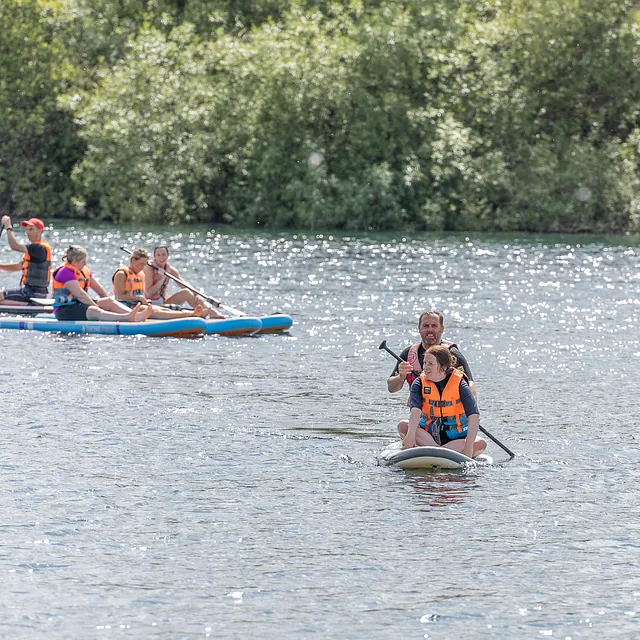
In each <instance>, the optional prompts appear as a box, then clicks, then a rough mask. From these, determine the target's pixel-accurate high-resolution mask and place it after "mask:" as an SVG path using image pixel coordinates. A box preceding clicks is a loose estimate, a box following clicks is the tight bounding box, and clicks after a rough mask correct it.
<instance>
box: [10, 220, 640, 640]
mask: <svg viewBox="0 0 640 640" xmlns="http://www.w3.org/2000/svg"><path fill="white" fill-rule="evenodd" d="M18 237H19V238H21V237H22V236H21V234H18ZM48 239H49V240H50V241H51V242H52V244H53V246H54V252H55V254H56V256H58V257H59V256H60V255H61V254H62V252H63V249H64V248H65V247H66V246H67V245H68V244H69V243H71V242H73V243H77V244H81V245H84V246H86V247H87V248H88V249H89V252H90V267H91V268H92V270H93V271H94V273H95V274H96V275H97V276H98V278H99V279H100V280H101V281H102V282H103V283H104V284H108V283H109V282H110V278H111V273H112V271H113V270H114V269H115V267H116V266H117V265H118V264H119V262H120V261H123V260H126V256H125V255H124V254H123V253H122V252H121V251H120V250H119V247H120V246H121V245H124V246H127V247H129V248H133V247H134V246H145V247H147V248H149V249H150V248H152V247H153V246H154V245H155V244H158V243H168V244H170V245H171V247H172V251H173V254H172V257H173V262H174V264H175V265H176V266H177V267H178V268H179V269H180V271H181V274H182V276H183V277H185V278H187V279H188V280H189V281H190V282H191V283H193V284H194V285H196V286H198V287H202V288H203V289H204V290H205V291H207V292H208V293H209V294H211V295H216V296H220V297H222V298H223V299H224V300H225V301H227V302H228V304H230V305H232V306H235V307H240V308H243V309H246V310H247V311H249V312H251V313H252V314H260V315H266V314H269V313H272V312H274V311H282V312H285V313H288V314H290V315H291V316H292V317H293V318H294V321H295V324H294V326H293V328H292V330H291V332H290V333H289V335H273V336H261V337H258V338H235V339H233V338H224V337H220V336H208V337H206V338H204V339H201V340H176V339H153V338H146V337H110V336H95V335H92V336H64V335H54V334H38V333H30V332H15V331H0V347H1V350H2V358H1V360H0V383H1V384H2V405H3V408H2V416H3V433H4V446H3V453H2V462H1V465H0V474H1V475H0V479H1V481H2V486H3V490H2V492H1V493H0V496H1V497H0V513H1V514H2V521H1V529H0V531H1V535H2V547H1V550H0V554H1V562H0V571H1V575H2V582H3V587H2V589H1V590H0V594H1V595H0V636H2V637H6V638H39V637H42V638H45V637H46V638H127V637H129V638H151V639H173V638H206V637H211V638H233V639H236V638H237V639H246V638H268V639H271V638H278V639H283V638H284V639H296V640H297V639H300V638H341V639H342V638H344V639H367V640H370V639H377V638H380V639H387V638H433V639H439V640H451V639H452V638H465V639H476V638H505V639H513V638H518V639H520V638H541V637H552V638H562V639H568V638H571V639H579V638H640V624H639V622H640V560H639V558H640V519H639V517H638V507H639V505H640V441H639V436H638V414H639V413H640V397H639V395H640V394H638V386H637V385H638V383H637V380H638V378H639V377H640V329H639V326H640V324H639V321H640V248H639V246H638V242H637V241H635V240H625V239H609V240H607V239H595V238H591V239H589V238H576V237H573V238H572V237H549V238H538V237H526V236H525V237H513V236H509V237H506V236H505V237H489V236H479V235H474V236H470V237H468V238H466V237H465V236H461V235H456V236H420V237H417V236H416V237H406V238H403V237H400V236H395V237H394V236H390V235H389V236H353V235H351V236H345V235H339V234H336V235H329V234H319V235H315V234H313V233H310V234H306V235H305V234H299V235H278V234H268V233H254V232H247V233H244V232H236V231H229V230H217V231H209V232H207V230H204V229H201V228H198V229H193V230H189V229H175V230H166V231H156V232H154V231H153V230H145V231H142V232H134V231H130V230H126V229H125V230H122V229H118V228H116V227H107V226H99V227H94V228H91V227H87V226H82V227H76V228H74V227H71V226H65V225H63V224H56V225H55V231H54V232H49V234H48ZM1 245H2V248H1V249H0V254H1V255H0V260H2V262H9V261H15V260H16V259H19V254H17V253H12V252H10V251H9V250H8V249H7V248H6V244H5V240H4V238H2V241H1ZM17 279H18V274H10V273H4V272H2V273H0V286H1V287H13V286H15V285H16V282H17ZM426 308H436V309H439V310H442V311H443V312H444V313H445V323H446V329H445V334H444V337H446V338H448V339H451V340H455V341H456V342H457V343H458V344H459V345H460V348H461V349H462V351H463V353H464V354H465V355H466V356H467V359H468V360H469V363H470V365H471V369H472V372H473V374H474V378H475V379H476V382H477V385H478V391H479V400H480V409H481V413H482V424H483V425H484V427H485V428H486V429H488V430H489V431H490V432H491V433H492V434H493V435H494V436H496V437H497V438H498V439H499V440H501V441H502V442H504V443H505V444H507V446H509V447H510V448H511V449H512V450H514V451H515V452H516V454H517V457H516V458H515V459H514V460H512V461H509V460H508V457H507V456H506V454H504V453H503V452H502V451H501V450H500V449H499V448H498V447H496V446H495V445H494V444H490V445H489V453H490V454H491V455H492V456H493V458H494V462H495V464H494V465H493V466H491V467H487V468H482V469H479V470H472V471H468V472H466V473H445V472H440V473H414V472H404V471H400V470H397V469H389V468H385V467H380V466H377V464H376V456H377V455H378V453H379V452H380V451H381V450H382V449H383V448H384V446H386V444H388V443H389V442H390V441H391V440H392V439H393V438H394V429H395V424H396V423H397V421H398V420H399V419H401V418H403V417H405V415H406V411H407V409H406V405H405V401H406V394H405V393H404V392H402V393H398V394H393V395H391V394H388V393H387V390H386V378H387V376H388V375H389V374H390V372H391V370H392V368H393V365H394V361H393V360H392V358H391V357H390V356H389V355H388V354H385V353H384V352H383V351H380V350H379V349H378V345H379V344H380V342H381V340H383V339H386V340H387V342H388V345H389V347H390V348H391V349H393V350H395V351H396V352H400V351H401V350H402V349H403V348H404V347H405V346H407V345H408V344H410V343H411V342H412V341H413V340H414V339H415V337H416V335H417V333H416V330H415V323H416V320H417V316H418V314H419V313H420V311H422V310H423V309H426Z"/></svg>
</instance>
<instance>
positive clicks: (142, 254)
mask: <svg viewBox="0 0 640 640" xmlns="http://www.w3.org/2000/svg"><path fill="white" fill-rule="evenodd" d="M140 258H145V259H146V260H148V259H149V254H148V253H147V252H146V251H145V250H144V249H134V250H133V251H132V252H131V258H130V259H129V260H130V261H131V262H133V261H134V260H138V259H140Z"/></svg>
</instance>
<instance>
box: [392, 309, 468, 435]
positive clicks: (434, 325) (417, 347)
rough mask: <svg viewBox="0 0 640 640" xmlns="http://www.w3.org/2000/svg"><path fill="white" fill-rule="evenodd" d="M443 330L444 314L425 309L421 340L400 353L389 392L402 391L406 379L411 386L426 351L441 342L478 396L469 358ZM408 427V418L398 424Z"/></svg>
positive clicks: (419, 369) (419, 330) (404, 427)
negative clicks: (444, 334) (444, 337)
mask: <svg viewBox="0 0 640 640" xmlns="http://www.w3.org/2000/svg"><path fill="white" fill-rule="evenodd" d="M443 331H444V316H443V314H442V313H441V312H440V311H424V312H423V313H421V314H420V317H419V318H418V332H419V333H420V342H416V343H415V344H412V345H411V346H409V347H407V348H406V349H405V350H404V351H403V352H402V353H401V354H400V359H401V360H403V362H398V363H396V366H395V367H394V369H393V371H392V372H391V375H390V376H389V378H388V379H387V389H388V390H389V393H396V392H398V391H400V390H401V389H402V387H403V386H404V382H405V380H406V381H407V383H408V385H409V387H411V383H412V382H413V381H414V380H415V379H416V373H417V372H418V371H422V362H423V358H424V353H425V351H426V350H427V349H428V348H429V347H432V346H433V345H436V344H441V345H444V346H445V347H447V349H449V351H451V353H452V354H453V355H454V356H455V358H456V361H457V363H458V364H457V367H458V369H460V370H461V371H462V372H463V373H464V374H465V375H466V376H467V380H468V381H469V387H470V389H471V392H472V393H473V395H474V396H476V397H477V394H476V385H475V382H473V376H472V375H471V369H470V368H469V363H468V362H467V359H466V358H465V357H464V356H463V355H462V353H461V352H460V349H459V348H458V345H457V344H455V343H454V342H449V341H448V340H443V339H442V332H443ZM407 404H408V401H407ZM406 427H407V420H402V421H401V422H400V423H399V424H398V430H400V429H401V428H402V429H404V430H405V431H406Z"/></svg>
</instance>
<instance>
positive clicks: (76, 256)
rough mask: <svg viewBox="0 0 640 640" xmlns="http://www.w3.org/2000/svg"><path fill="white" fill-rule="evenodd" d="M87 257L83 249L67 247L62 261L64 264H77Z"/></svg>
mask: <svg viewBox="0 0 640 640" xmlns="http://www.w3.org/2000/svg"><path fill="white" fill-rule="evenodd" d="M87 255H89V254H88V253H87V250H86V249H85V248H83V247H78V246H74V245H69V247H68V248H67V250H66V251H65V254H64V257H63V258H62V259H63V260H64V261H65V262H68V263H72V262H77V261H78V260H83V259H84V258H86V257H87Z"/></svg>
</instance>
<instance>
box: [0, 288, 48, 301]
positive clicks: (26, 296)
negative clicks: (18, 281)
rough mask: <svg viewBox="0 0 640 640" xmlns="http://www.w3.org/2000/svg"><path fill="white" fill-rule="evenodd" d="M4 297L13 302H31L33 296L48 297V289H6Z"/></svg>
mask: <svg viewBox="0 0 640 640" xmlns="http://www.w3.org/2000/svg"><path fill="white" fill-rule="evenodd" d="M2 293H4V299H5V300H11V301H13V302H30V301H31V298H46V297H47V295H48V291H47V290H46V289H34V288H33V287H20V289H5V291H3V292H2Z"/></svg>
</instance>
